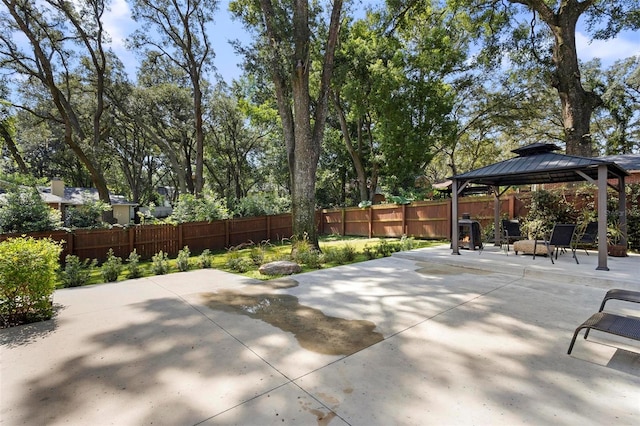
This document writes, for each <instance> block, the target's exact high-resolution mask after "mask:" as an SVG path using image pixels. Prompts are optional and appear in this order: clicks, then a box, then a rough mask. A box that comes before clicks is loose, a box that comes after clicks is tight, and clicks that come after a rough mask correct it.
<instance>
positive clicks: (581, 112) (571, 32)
mask: <svg viewBox="0 0 640 426" xmlns="http://www.w3.org/2000/svg"><path fill="white" fill-rule="evenodd" d="M509 1H510V2H511V3H519V4H524V5H526V6H528V7H530V8H531V9H532V10H533V11H534V12H537V13H538V14H539V16H540V18H541V19H542V20H543V21H544V22H545V23H546V24H547V26H548V27H549V29H550V30H551V32H552V33H553V36H554V40H555V43H554V46H553V64H554V66H555V69H554V71H553V81H552V85H553V87H555V88H556V89H557V90H558V95H559V96H560V102H561V105H562V121H563V124H564V135H565V143H566V152H567V154H570V155H579V156H584V157H592V156H593V154H594V149H593V143H592V141H591V131H590V123H591V114H592V113H593V110H594V108H595V107H597V106H598V105H599V104H600V103H602V100H601V99H600V97H598V96H597V95H596V94H595V93H593V92H588V91H586V90H585V89H584V88H583V87H582V82H581V81H580V68H579V66H578V53H577V50H576V24H577V22H578V19H579V18H580V15H582V13H583V12H584V11H585V10H587V9H588V8H589V7H591V6H592V5H593V3H594V1H595V0H583V1H578V0H564V1H562V2H561V5H560V7H559V10H558V12H554V11H553V10H552V9H551V8H550V7H549V6H548V5H547V4H546V3H545V2H544V0H509Z"/></svg>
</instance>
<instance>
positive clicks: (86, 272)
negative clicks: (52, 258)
mask: <svg viewBox="0 0 640 426" xmlns="http://www.w3.org/2000/svg"><path fill="white" fill-rule="evenodd" d="M96 263H98V261H97V260H96V259H93V260H90V259H85V260H84V261H81V260H80V258H79V257H78V256H76V255H73V254H69V255H67V257H66V258H65V266H64V270H63V271H62V283H63V284H64V286H65V287H80V286H83V285H85V284H86V283H87V282H89V279H90V278H91V270H92V269H93V268H94V267H95V266H96Z"/></svg>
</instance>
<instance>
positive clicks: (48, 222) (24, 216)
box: [0, 187, 60, 233]
mask: <svg viewBox="0 0 640 426" xmlns="http://www.w3.org/2000/svg"><path fill="white" fill-rule="evenodd" d="M59 225H60V212H58V211H57V210H54V209H52V208H50V207H49V206H47V204H46V203H45V202H44V201H43V200H42V197H41V196H40V192H38V190H37V189H35V188H26V187H18V188H16V189H15V190H13V191H11V192H9V193H7V194H6V198H5V203H4V205H2V206H0V231H2V232H4V233H10V232H14V233H22V232H38V231H49V230H52V229H56V228H57V227H59Z"/></svg>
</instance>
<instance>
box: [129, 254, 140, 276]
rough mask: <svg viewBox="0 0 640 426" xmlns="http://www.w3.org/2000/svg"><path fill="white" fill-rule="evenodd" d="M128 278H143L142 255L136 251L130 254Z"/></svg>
mask: <svg viewBox="0 0 640 426" xmlns="http://www.w3.org/2000/svg"><path fill="white" fill-rule="evenodd" d="M127 264H128V266H127V269H128V272H127V278H140V277H141V276H142V268H141V267H140V255H139V254H138V252H137V250H136V249H133V251H132V252H131V253H129V257H128V258H127Z"/></svg>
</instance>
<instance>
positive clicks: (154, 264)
mask: <svg viewBox="0 0 640 426" xmlns="http://www.w3.org/2000/svg"><path fill="white" fill-rule="evenodd" d="M151 271H152V272H153V273H154V274H155V275H164V274H167V273H168V272H169V256H168V255H167V253H165V252H163V251H162V250H160V251H159V252H158V253H156V254H154V255H153V257H152V258H151Z"/></svg>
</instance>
